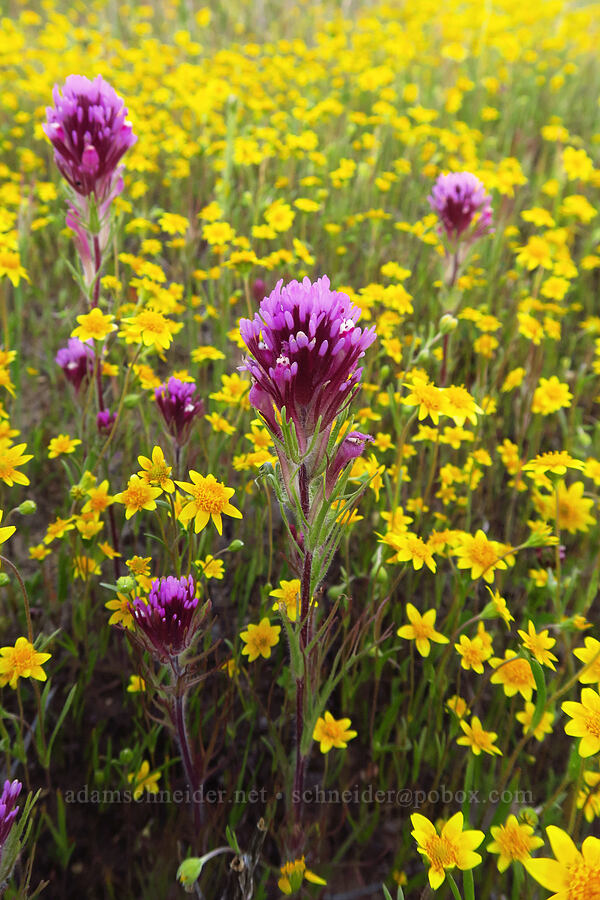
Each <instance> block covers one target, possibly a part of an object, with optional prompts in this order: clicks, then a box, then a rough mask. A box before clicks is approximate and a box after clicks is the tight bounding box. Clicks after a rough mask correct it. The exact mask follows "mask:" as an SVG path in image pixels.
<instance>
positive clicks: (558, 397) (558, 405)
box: [531, 375, 573, 416]
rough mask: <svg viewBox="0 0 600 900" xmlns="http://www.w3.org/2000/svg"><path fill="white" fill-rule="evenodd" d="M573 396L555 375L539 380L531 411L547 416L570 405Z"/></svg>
mask: <svg viewBox="0 0 600 900" xmlns="http://www.w3.org/2000/svg"><path fill="white" fill-rule="evenodd" d="M572 399H573V394H572V393H571V391H570V390H569V386H568V385H566V384H564V383H563V382H562V381H559V380H558V378H557V377H556V375H551V376H550V378H540V380H539V384H538V386H537V387H536V389H535V391H534V392H533V401H532V404H531V411H532V412H534V413H541V414H542V415H543V416H549V415H550V414H551V413H554V412H556V411H557V410H559V409H564V408H565V407H569V406H570V405H571V400H572Z"/></svg>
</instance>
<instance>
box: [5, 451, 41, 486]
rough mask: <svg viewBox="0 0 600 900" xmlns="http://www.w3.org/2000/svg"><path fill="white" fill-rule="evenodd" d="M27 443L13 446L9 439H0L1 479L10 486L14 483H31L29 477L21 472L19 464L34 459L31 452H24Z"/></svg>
mask: <svg viewBox="0 0 600 900" xmlns="http://www.w3.org/2000/svg"><path fill="white" fill-rule="evenodd" d="M26 448H27V444H14V445H13V446H12V447H11V446H10V445H9V443H8V441H0V481H3V482H4V483H5V484H7V485H8V486H9V487H12V486H13V484H29V478H28V477H27V476H26V475H23V473H22V472H19V471H18V469H17V466H22V465H23V464H24V463H26V462H29V460H30V459H33V456H32V455H31V453H23V451H24V450H25V449H26Z"/></svg>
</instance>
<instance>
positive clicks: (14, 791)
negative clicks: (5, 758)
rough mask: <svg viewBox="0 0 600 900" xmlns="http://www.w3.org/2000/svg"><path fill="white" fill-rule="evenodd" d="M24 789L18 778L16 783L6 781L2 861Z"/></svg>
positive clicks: (0, 799) (0, 826)
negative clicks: (17, 804)
mask: <svg viewBox="0 0 600 900" xmlns="http://www.w3.org/2000/svg"><path fill="white" fill-rule="evenodd" d="M22 787H23V785H22V784H21V782H20V781H17V779H16V778H15V780H14V781H5V782H4V787H3V790H2V794H0V860H1V859H2V849H3V847H4V844H5V843H6V839H7V837H8V835H9V834H10V829H11V828H12V826H13V822H14V821H15V819H16V817H17V815H18V813H19V807H18V806H16V802H17V797H18V796H19V794H20V793H21V788H22Z"/></svg>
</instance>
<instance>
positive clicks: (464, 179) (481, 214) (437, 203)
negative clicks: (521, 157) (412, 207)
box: [427, 172, 493, 243]
mask: <svg viewBox="0 0 600 900" xmlns="http://www.w3.org/2000/svg"><path fill="white" fill-rule="evenodd" d="M427 199H428V200H429V203H430V205H431V208H432V209H433V210H434V211H435V212H436V213H437V214H438V215H439V217H440V223H441V225H440V232H441V233H443V232H444V231H445V232H446V234H447V236H448V239H449V240H450V241H452V242H453V243H454V242H457V241H459V240H461V239H465V240H467V241H468V242H469V243H471V242H472V241H474V240H476V239H477V238H480V237H483V235H484V234H487V233H488V232H489V231H492V230H493V229H492V206H491V202H492V201H491V197H490V195H489V194H487V193H486V191H485V188H484V186H483V184H482V183H481V181H479V179H478V178H476V177H475V175H473V174H472V173H471V172H451V173H450V174H449V175H440V176H439V178H438V179H437V181H436V183H435V184H434V186H433V190H432V191H431V195H430V196H429V197H428V198H427ZM475 216H477V220H476V221H475ZM467 231H468V232H469V233H468V234H466V232H467Z"/></svg>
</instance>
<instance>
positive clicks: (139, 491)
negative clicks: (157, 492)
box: [125, 484, 149, 507]
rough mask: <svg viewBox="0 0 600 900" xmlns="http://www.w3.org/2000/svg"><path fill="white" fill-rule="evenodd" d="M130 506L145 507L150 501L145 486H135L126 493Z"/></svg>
mask: <svg viewBox="0 0 600 900" xmlns="http://www.w3.org/2000/svg"><path fill="white" fill-rule="evenodd" d="M125 496H126V501H127V505H128V506H139V507H141V506H143V505H144V503H146V502H147V501H148V496H149V495H148V491H147V490H146V488H145V486H144V485H139V484H135V485H132V486H131V487H128V488H127V491H126V492H125Z"/></svg>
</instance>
